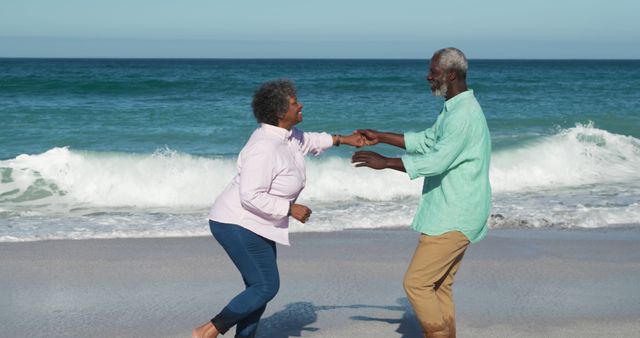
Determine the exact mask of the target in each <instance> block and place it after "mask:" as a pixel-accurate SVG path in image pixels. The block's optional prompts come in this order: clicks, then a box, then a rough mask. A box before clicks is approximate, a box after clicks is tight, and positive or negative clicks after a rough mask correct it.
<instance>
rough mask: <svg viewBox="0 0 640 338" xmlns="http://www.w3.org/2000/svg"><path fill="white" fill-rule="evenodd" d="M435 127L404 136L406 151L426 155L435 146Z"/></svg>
mask: <svg viewBox="0 0 640 338" xmlns="http://www.w3.org/2000/svg"><path fill="white" fill-rule="evenodd" d="M435 141H436V137H435V127H431V128H429V129H427V130H424V131H421V132H407V133H405V134H404V149H405V150H406V151H407V153H409V154H425V153H427V152H428V151H429V149H431V148H432V147H433V146H434V145H435Z"/></svg>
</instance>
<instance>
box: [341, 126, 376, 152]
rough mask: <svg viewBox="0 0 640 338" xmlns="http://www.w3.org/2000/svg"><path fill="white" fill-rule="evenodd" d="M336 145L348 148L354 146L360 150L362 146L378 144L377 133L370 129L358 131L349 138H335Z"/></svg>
mask: <svg viewBox="0 0 640 338" xmlns="http://www.w3.org/2000/svg"><path fill="white" fill-rule="evenodd" d="M336 137H337V138H338V139H337V142H336V143H337V144H338V145H340V144H346V145H350V146H354V147H356V148H361V147H364V146H372V145H375V144H378V142H379V140H378V132H377V131H375V130H371V129H358V130H356V131H354V132H353V134H351V135H349V136H341V135H338V136H336Z"/></svg>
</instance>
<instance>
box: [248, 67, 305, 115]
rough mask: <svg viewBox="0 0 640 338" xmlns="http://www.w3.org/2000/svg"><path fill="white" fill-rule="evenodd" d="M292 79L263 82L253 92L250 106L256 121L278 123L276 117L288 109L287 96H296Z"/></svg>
mask: <svg viewBox="0 0 640 338" xmlns="http://www.w3.org/2000/svg"><path fill="white" fill-rule="evenodd" d="M296 96H297V95H296V87H295V85H294V84H293V81H291V80H287V79H279V80H273V81H269V82H265V83H263V84H262V85H261V86H260V88H258V90H256V92H255V93H254V94H253V101H252V102H251V108H253V115H254V116H255V117H256V120H257V121H258V123H266V124H270V125H273V126H277V125H278V119H279V118H282V117H284V115H285V114H286V113H287V111H288V110H289V97H296Z"/></svg>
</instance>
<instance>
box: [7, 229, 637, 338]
mask: <svg viewBox="0 0 640 338" xmlns="http://www.w3.org/2000/svg"><path fill="white" fill-rule="evenodd" d="M417 239H418V234H417V233H415V232H413V231H412V230H409V229H407V228H385V229H373V230H367V229H354V230H343V231H340V232H305V233H292V234H291V242H292V246H291V247H284V246H278V255H279V258H278V264H279V268H280V275H281V288H280V291H279V293H278V295H277V296H276V298H275V299H274V300H273V301H272V302H270V303H269V306H268V308H267V310H266V312H265V314H264V316H263V319H262V321H261V324H260V329H259V332H258V337H275V338H284V337H381V338H382V337H403V338H410V337H420V329H419V326H418V324H417V321H416V320H415V316H414V315H413V311H412V309H411V307H410V305H409V304H408V301H407V299H406V295H405V294H404V291H403V289H402V277H403V275H404V272H405V269H406V267H407V265H408V262H409V260H410V259H411V256H412V254H413V250H414V249H415V245H416V243H417ZM638 244H640V229H639V228H635V227H623V228H613V229H588V230H587V229H580V230H572V229H548V228H547V229H492V230H490V231H489V233H488V235H487V237H486V238H485V239H484V240H482V241H481V242H479V243H477V244H474V245H471V246H470V248H469V249H468V250H467V254H466V255H465V259H464V260H463V263H462V267H461V269H460V272H459V273H458V276H457V278H456V284H455V287H454V292H455V297H456V307H457V322H458V334H459V336H460V337H509V336H518V337H540V336H545V337H567V336H571V337H598V336H607V337H625V336H633V335H637V334H638V333H639V332H640V323H638V321H637V319H638V318H640V294H639V293H638V292H637V281H638V280H640V251H639V250H637V247H638ZM0 257H2V258H0V261H1V262H2V264H1V265H0V286H1V288H0V290H1V291H0V302H2V303H4V304H3V305H2V307H3V308H4V309H8V311H2V313H0V323H2V326H3V331H4V332H3V335H6V336H7V337H21V336H34V337H45V336H46V337H114V336H115V337H140V336H155V337H186V336H188V335H189V333H190V330H191V329H192V328H193V327H195V326H196V325H199V324H201V323H202V322H204V321H206V320H208V319H210V318H211V317H212V316H214V315H215V314H216V313H217V311H219V310H220V308H221V307H222V306H224V305H225V304H226V302H227V301H228V300H229V299H230V298H231V297H232V296H233V295H235V293H236V292H238V291H239V290H240V288H241V286H242V282H241V280H240V276H239V273H238V272H237V271H236V270H235V268H234V267H233V266H232V264H231V263H230V261H229V259H228V257H227V256H226V254H225V253H224V252H223V250H222V249H221V248H220V247H219V245H218V244H217V243H216V242H215V240H214V239H213V238H211V237H190V238H155V239H151V238H143V239H93V240H47V241H36V242H5V243H0ZM232 333H233V329H232V330H231V331H230V333H228V334H227V335H225V336H230V335H232Z"/></svg>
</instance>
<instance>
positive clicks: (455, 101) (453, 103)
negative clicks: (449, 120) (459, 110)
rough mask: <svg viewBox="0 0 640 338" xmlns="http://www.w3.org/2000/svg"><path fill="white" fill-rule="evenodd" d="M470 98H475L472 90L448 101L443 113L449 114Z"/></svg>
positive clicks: (445, 103)
mask: <svg viewBox="0 0 640 338" xmlns="http://www.w3.org/2000/svg"><path fill="white" fill-rule="evenodd" d="M469 97H473V90H472V89H468V90H466V91H464V92H462V93H460V94H458V95H456V96H454V97H452V98H450V99H448V100H446V101H444V109H443V111H445V112H447V111H449V110H451V109H453V108H454V107H455V106H456V105H457V104H458V103H460V102H461V101H464V100H466V99H467V98H469Z"/></svg>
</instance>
